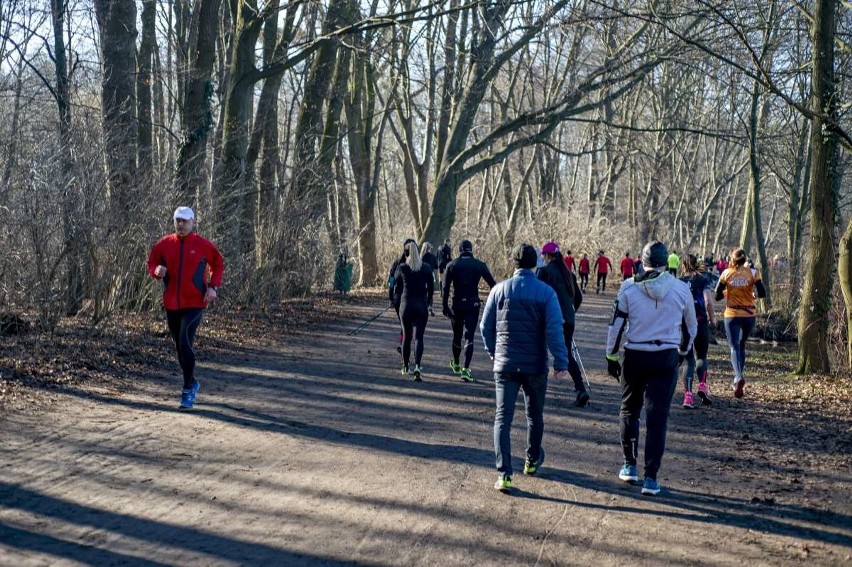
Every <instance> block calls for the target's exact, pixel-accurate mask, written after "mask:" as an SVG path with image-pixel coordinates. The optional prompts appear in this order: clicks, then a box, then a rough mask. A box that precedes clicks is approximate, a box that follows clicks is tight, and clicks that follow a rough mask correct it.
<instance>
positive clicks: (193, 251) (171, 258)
mask: <svg viewBox="0 0 852 567" xmlns="http://www.w3.org/2000/svg"><path fill="white" fill-rule="evenodd" d="M174 221H175V232H174V234H168V235H166V236H164V237H163V238H161V239H160V240H159V241H158V242H157V243H156V244H155V245H154V247H153V248H152V249H151V253H150V254H149V255H148V274H150V276H151V277H152V278H154V279H158V280H162V281H163V308H164V309H165V310H166V321H167V322H168V325H169V332H170V333H171V335H172V338H173V339H174V341H175V347H176V348H177V356H178V362H179V363H180V367H181V370H183V390H181V396H180V408H179V409H191V408H192V406H193V405H194V404H195V395H196V394H197V393H198V389H199V387H200V386H201V384H199V382H198V380H196V379H195V377H194V375H193V373H194V371H195V353H194V352H193V350H192V341H193V339H194V338H195V331H196V330H197V329H198V324H199V323H201V313H202V311H204V308H205V307H207V305H209V304H210V303H213V302H214V301H216V297H217V294H218V289H219V286H220V285H221V284H222V274H223V272H224V270H225V261H224V259H223V258H222V254H221V253H220V252H219V250H218V249H217V248H216V246H214V245H213V243H212V242H210V241H209V240H207V239H206V238H202V237H200V236H198V235H197V234H196V233H195V232H193V229H194V228H195V213H194V212H193V211H192V209H191V208H189V207H178V208H177V209H175V213H174Z"/></svg>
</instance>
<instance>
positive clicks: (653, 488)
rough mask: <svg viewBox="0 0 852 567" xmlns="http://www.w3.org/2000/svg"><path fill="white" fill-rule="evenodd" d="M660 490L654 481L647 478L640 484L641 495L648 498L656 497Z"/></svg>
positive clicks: (657, 483) (658, 484)
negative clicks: (645, 495)
mask: <svg viewBox="0 0 852 567" xmlns="http://www.w3.org/2000/svg"><path fill="white" fill-rule="evenodd" d="M660 490H662V487H661V486H660V483H659V482H657V480H656V479H653V478H651V477H649V476H646V477H645V482H643V483H642V494H647V495H648V496H656V495H657V494H659V493H660Z"/></svg>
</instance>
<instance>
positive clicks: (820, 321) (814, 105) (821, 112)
mask: <svg viewBox="0 0 852 567" xmlns="http://www.w3.org/2000/svg"><path fill="white" fill-rule="evenodd" d="M836 9H837V2H836V0H816V3H815V4H814V14H813V24H812V28H811V30H812V37H813V65H812V71H811V83H812V86H813V94H812V96H811V110H812V111H813V112H814V113H815V116H814V118H813V125H812V127H811V164H812V165H811V183H810V186H811V212H810V229H811V238H810V240H811V243H810V257H809V258H808V263H807V266H806V269H805V270H806V271H805V287H804V291H803V293H802V301H801V303H800V308H799V320H798V332H799V366H798V368H797V370H796V371H797V373H799V374H807V373H828V372H829V371H830V364H829V359H828V317H829V310H830V309H831V295H832V294H831V289H832V284H833V283H834V278H833V274H834V271H833V270H832V269H831V266H832V263H833V261H834V257H833V256H834V249H835V247H834V231H835V226H836V215H837V195H836V192H835V190H836V187H835V183H836V181H837V178H836V175H837V149H838V146H837V132H836V131H835V128H834V126H832V124H836V118H837V96H836V84H835V76H834V34H835V31H836V21H835V13H836ZM846 308H847V309H850V308H852V306H850V305H846Z"/></svg>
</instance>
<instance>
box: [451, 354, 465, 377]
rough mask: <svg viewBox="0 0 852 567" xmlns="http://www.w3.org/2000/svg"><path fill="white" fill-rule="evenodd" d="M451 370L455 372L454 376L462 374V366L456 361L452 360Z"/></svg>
mask: <svg viewBox="0 0 852 567" xmlns="http://www.w3.org/2000/svg"><path fill="white" fill-rule="evenodd" d="M450 370H452V371H453V374H456V375H459V374H461V372H462V367H461V364H459V363H458V362H456V361H455V360H454V359H452V358H451V359H450Z"/></svg>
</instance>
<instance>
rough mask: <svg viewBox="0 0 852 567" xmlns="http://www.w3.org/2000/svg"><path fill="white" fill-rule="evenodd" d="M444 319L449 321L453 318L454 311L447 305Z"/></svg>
mask: <svg viewBox="0 0 852 567" xmlns="http://www.w3.org/2000/svg"><path fill="white" fill-rule="evenodd" d="M444 317H446V318H447V319H452V318H453V311H452V310H451V309H450V308H449V307H447V306H446V305H445V306H444Z"/></svg>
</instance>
